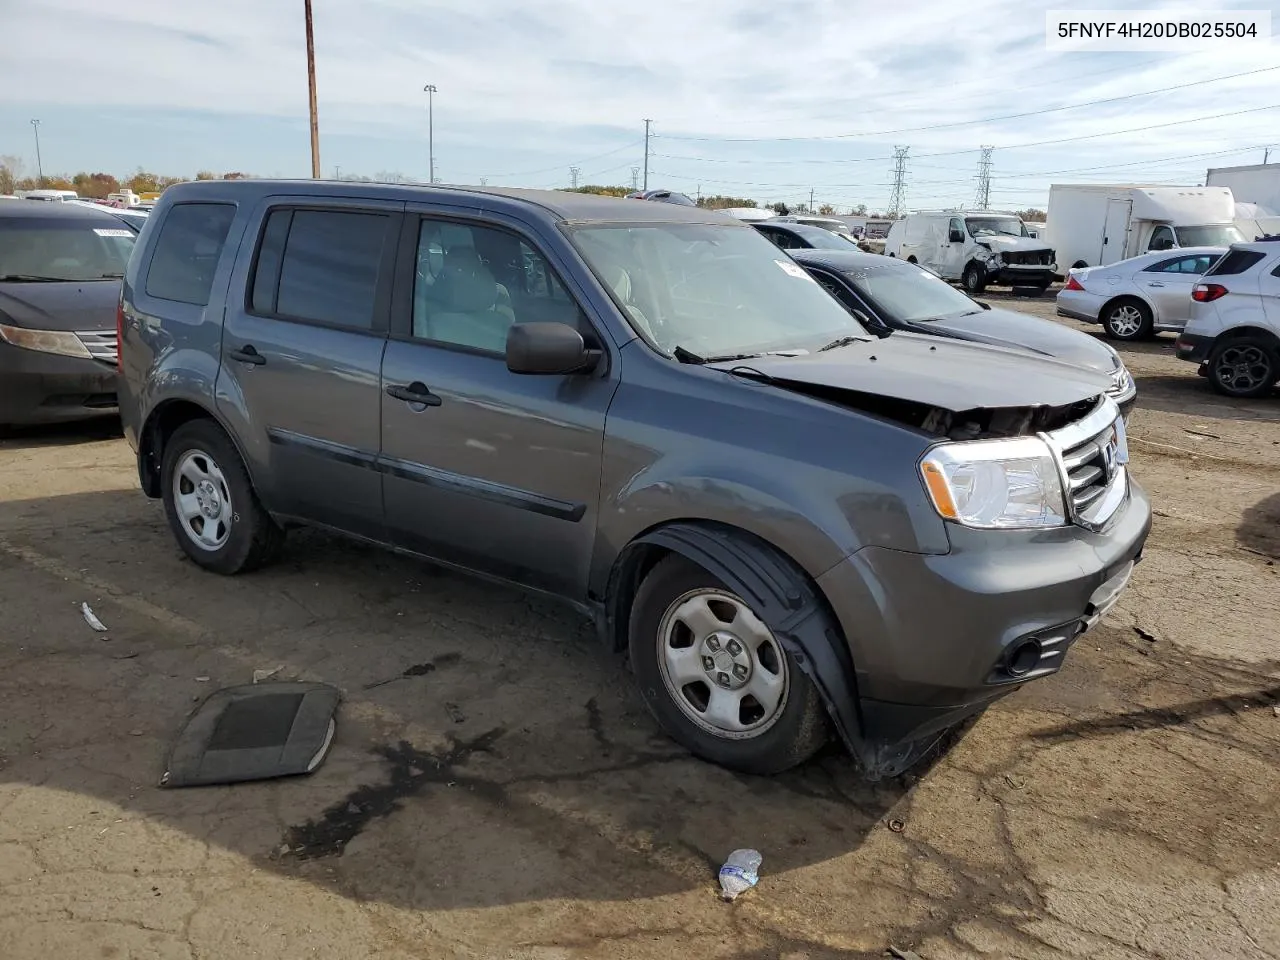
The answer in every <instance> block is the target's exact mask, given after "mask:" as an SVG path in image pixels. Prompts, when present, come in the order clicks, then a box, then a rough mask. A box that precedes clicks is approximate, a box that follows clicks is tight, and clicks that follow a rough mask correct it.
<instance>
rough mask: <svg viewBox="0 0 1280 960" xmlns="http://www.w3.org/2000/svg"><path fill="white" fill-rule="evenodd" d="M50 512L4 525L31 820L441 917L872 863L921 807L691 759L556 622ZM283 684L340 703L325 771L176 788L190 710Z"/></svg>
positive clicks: (581, 636)
mask: <svg viewBox="0 0 1280 960" xmlns="http://www.w3.org/2000/svg"><path fill="white" fill-rule="evenodd" d="M37 504H38V505H39V513H40V516H41V518H42V520H41V522H40V523H39V524H36V523H33V522H32V520H31V514H30V510H29V508H30V506H31V501H28V502H27V503H26V504H25V505H24V510H23V512H21V513H19V512H17V511H15V510H14V505H11V504H0V609H3V610H4V611H5V623H6V632H7V638H8V639H7V643H6V644H5V645H4V646H3V647H0V700H3V702H4V704H5V709H4V717H3V720H0V791H3V790H4V785H5V784H17V785H19V786H21V785H23V784H27V785H35V784H38V785H39V786H40V787H41V789H40V790H39V791H27V796H28V797H31V798H37V800H32V801H30V802H37V801H38V802H41V803H49V802H50V799H49V798H50V796H51V795H50V794H49V791H51V790H56V791H66V792H68V793H70V794H78V795H82V796H91V797H93V798H94V801H95V804H94V805H95V806H97V805H98V804H99V803H100V802H106V803H110V804H115V805H117V806H118V807H119V808H120V809H121V810H123V811H124V812H123V813H117V814H115V816H117V817H124V818H129V817H135V818H136V817H142V818H145V820H146V822H147V823H148V825H149V826H148V830H154V829H155V828H157V827H159V828H172V829H173V830H177V831H180V832H181V833H182V834H184V835H186V836H188V837H191V838H195V839H196V840H198V841H201V842H203V843H206V844H209V845H211V846H212V847H216V848H223V849H225V850H228V851H231V852H233V853H236V854H241V855H244V856H246V857H249V858H252V859H254V860H255V861H258V862H259V863H261V864H262V865H263V866H264V867H265V868H267V869H272V870H276V871H280V872H285V873H289V874H293V875H298V876H302V877H306V878H309V879H311V880H313V881H314V882H316V883H320V884H324V885H326V886H331V887H334V888H335V889H337V890H339V891H340V892H342V893H344V894H346V895H348V896H351V897H356V898H359V899H371V900H378V901H382V902H386V903H391V904H395V905H399V906H405V907H412V908H426V909H439V908H453V907H475V906H486V905H494V904H499V903H513V902H525V901H535V900H536V901H543V900H548V899H556V898H568V899H586V900H605V899H610V900H611V899H624V898H635V897H652V896H657V895H662V894H667V893H674V892H677V891H682V890H687V889H692V888H697V887H699V886H704V887H706V888H708V889H710V888H711V887H712V886H713V885H714V874H715V869H716V867H717V866H718V865H719V863H720V862H721V861H722V860H723V858H724V856H725V855H726V854H727V853H728V852H729V851H731V850H732V849H734V848H736V847H740V846H754V847H757V848H759V849H761V850H763V851H765V852H766V857H767V862H768V869H769V871H770V872H771V873H781V872H783V871H786V870H790V869H793V868H796V867H800V866H803V865H807V864H811V863H815V862H818V861H823V860H827V859H830V858H833V857H837V856H839V855H842V854H845V853H847V852H849V851H850V850H852V849H854V848H856V847H858V846H859V845H860V844H861V843H862V842H863V839H864V838H865V836H866V834H867V832H868V831H870V830H872V829H874V828H877V827H879V828H880V829H883V828H884V826H883V819H884V817H885V814H886V811H888V810H889V808H890V807H892V806H893V805H894V804H895V803H897V802H898V801H899V800H900V799H901V797H902V796H903V794H904V792H905V791H906V789H907V786H906V784H905V783H903V782H900V781H894V782H890V783H883V784H879V785H870V784H867V783H865V782H864V781H863V780H862V779H861V777H860V775H859V774H858V772H857V770H856V769H855V768H854V765H853V763H852V761H850V760H849V759H848V758H847V757H846V756H845V755H844V754H843V753H842V752H840V751H839V750H836V749H834V748H833V749H829V750H828V751H827V752H825V753H824V754H823V755H821V756H820V757H819V758H818V759H816V760H815V761H813V762H811V763H810V764H807V765H806V766H804V767H802V768H800V769H798V770H794V771H792V772H789V773H787V774H784V775H782V776H779V777H775V778H770V779H765V778H755V777H746V776H740V775H735V774H732V773H730V772H728V771H725V770H722V769H719V768H717V767H714V766H711V765H709V764H705V763H702V762H700V761H697V760H694V759H692V758H691V757H690V756H688V755H687V754H686V753H684V752H683V751H682V750H680V749H679V748H678V747H676V746H675V745H674V744H672V743H671V742H670V741H668V740H667V739H666V738H665V737H664V736H662V735H661V734H660V733H659V732H658V730H657V728H656V726H655V724H654V722H653V721H652V720H651V718H650V717H649V715H648V713H647V712H646V711H645V709H644V707H643V705H642V703H641V701H640V699H639V697H638V696H637V695H636V694H635V693H634V691H633V689H632V685H631V682H630V676H629V674H628V672H627V670H626V668H625V664H623V663H622V662H620V661H619V659H618V658H616V657H615V656H614V655H612V654H609V653H606V652H604V651H602V650H601V649H600V648H599V646H598V644H597V642H596V640H595V638H594V633H593V631H592V630H591V629H590V626H589V625H588V624H587V623H585V622H583V621H581V620H580V619H579V618H578V617H577V616H576V615H575V614H573V613H572V612H569V611H566V610H563V609H560V608H559V607H558V606H556V605H554V604H552V603H550V602H544V601H542V600H534V599H530V598H528V597H526V596H524V595H522V594H519V593H516V592H514V591H510V590H507V589H504V588H500V587H495V586H491V585H487V584H483V583H480V582H476V581H472V580H469V579H464V578H462V577H459V576H455V575H452V574H449V573H445V572H442V571H440V570H437V569H436V568H433V567H431V566H429V565H427V564H425V563H419V562H416V561H414V560H412V559H406V558H402V557H397V556H393V555H390V554H387V553H384V552H382V551H379V550H376V549H374V548H367V547H364V546H362V545H356V544H352V543H349V542H347V541H344V540H340V539H336V538H332V537H329V536H327V535H320V534H317V533H313V532H305V531H304V532H301V533H298V534H296V535H294V534H291V536H290V542H289V546H288V547H287V551H286V554H285V555H284V557H283V558H282V560H281V561H280V562H279V563H278V564H277V565H275V566H274V567H272V568H270V569H267V570H264V571H262V572H261V573H259V574H255V575H252V576H247V577H239V578H220V577H217V576H214V575H211V574H208V573H205V572H203V571H201V570H199V569H198V568H197V567H195V566H194V565H193V564H191V563H190V562H189V561H187V560H186V559H185V558H184V557H182V555H181V554H180V552H179V550H178V549H177V547H176V545H175V544H174V543H173V542H172V540H171V537H170V534H169V532H168V530H167V528H166V526H165V524H164V519H163V514H162V511H161V509H160V507H159V506H158V505H157V504H155V503H153V502H150V501H147V500H145V499H144V498H143V497H141V495H140V494H136V493H133V492H101V493H93V494H83V495H67V496H61V497H51V498H47V499H46V500H44V501H37ZM104 517H110V518H112V520H113V522H112V523H111V524H109V525H102V524H101V523H97V521H101V520H102V518H104ZM95 524H96V525H95ZM84 601H88V602H90V603H91V604H92V606H93V609H94V611H95V612H96V613H97V615H98V616H99V617H100V618H101V619H102V620H103V621H105V622H106V624H107V626H108V627H109V630H108V632H107V633H106V634H98V633H95V632H94V631H93V630H92V629H91V628H90V627H89V626H88V625H87V624H86V623H85V622H84V620H83V619H82V618H81V616H80V611H79V604H80V603H81V602H84ZM276 667H279V668H280V670H279V673H278V674H277V675H276V676H277V679H289V678H298V679H307V680H319V681H325V682H328V683H332V684H334V685H336V686H338V687H339V688H341V689H342V691H343V693H344V704H343V706H342V707H341V708H340V712H339V734H338V738H337V740H336V743H335V747H334V749H333V751H332V753H331V754H330V757H329V759H328V760H327V761H326V763H325V764H324V765H323V766H322V768H321V769H320V770H319V771H318V772H317V773H316V774H314V775H312V776H310V777H306V778H300V779H294V780H287V781H283V780H282V781H275V782H267V783H257V784H244V785H238V786H230V787H211V788H197V789H188V790H163V789H160V788H159V787H158V786H157V785H156V784H157V783H158V780H159V777H160V774H161V773H162V758H163V755H164V752H165V750H166V748H167V745H168V742H169V741H170V739H171V738H172V737H173V736H174V735H175V734H176V731H177V730H178V729H179V727H180V726H181V723H182V721H183V719H184V717H185V716H186V715H187V714H188V712H189V711H190V710H191V709H192V708H193V707H194V705H195V703H196V702H197V701H199V700H200V699H202V698H203V697H204V696H206V695H207V694H208V693H209V692H211V691H212V690H213V689H216V688H218V687H221V686H230V685H232V684H236V683H243V682H246V681H248V679H249V678H250V677H251V675H252V672H253V670H254V669H258V668H264V669H273V668H276ZM0 795H3V794H2V793H0ZM22 815H23V814H22V812H21V804H20V803H18V805H17V806H15V804H14V803H11V804H10V805H9V808H8V810H7V812H6V818H9V817H15V816H16V817H21V816H22ZM30 816H31V817H36V819H37V820H38V816H37V814H36V812H35V811H32V812H31V814H30Z"/></svg>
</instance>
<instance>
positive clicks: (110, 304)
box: [0, 280, 120, 331]
mask: <svg viewBox="0 0 1280 960" xmlns="http://www.w3.org/2000/svg"><path fill="white" fill-rule="evenodd" d="M119 300H120V281H119V280H86V281H83V282H78V281H71V280H69V281H67V282H66V283H0V323H7V324H9V325H10V326H14V327H24V328H26V329H28V330H71V331H74V330H114V329H115V328H116V304H117V303H118V302H119Z"/></svg>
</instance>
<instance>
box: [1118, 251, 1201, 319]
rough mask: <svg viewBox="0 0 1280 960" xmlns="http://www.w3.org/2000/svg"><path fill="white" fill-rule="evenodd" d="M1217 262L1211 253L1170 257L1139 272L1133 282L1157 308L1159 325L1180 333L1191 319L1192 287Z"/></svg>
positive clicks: (1156, 313) (1156, 316)
mask: <svg viewBox="0 0 1280 960" xmlns="http://www.w3.org/2000/svg"><path fill="white" fill-rule="evenodd" d="M1216 259H1217V257H1216V256H1214V255H1213V254H1210V253H1195V254H1188V255H1185V256H1181V257H1176V256H1175V257H1170V258H1169V259H1168V260H1161V261H1159V262H1158V263H1154V264H1152V265H1151V266H1150V267H1148V268H1147V269H1146V270H1143V271H1141V272H1139V273H1138V274H1137V275H1136V276H1135V277H1134V281H1135V282H1136V283H1137V284H1138V286H1140V287H1141V288H1142V290H1143V292H1144V293H1145V294H1146V295H1147V297H1148V298H1150V300H1151V303H1152V304H1153V305H1154V306H1155V322H1156V324H1157V325H1158V326H1161V327H1166V328H1169V329H1174V330H1181V329H1182V328H1183V327H1185V326H1186V325H1187V321H1188V320H1189V319H1190V318H1191V303H1192V300H1191V288H1192V287H1194V286H1195V285H1196V284H1197V283H1199V282H1200V277H1201V276H1202V275H1203V274H1204V272H1205V271H1206V270H1208V269H1209V267H1210V265H1211V264H1212V263H1213V262H1214V261H1215V260H1216Z"/></svg>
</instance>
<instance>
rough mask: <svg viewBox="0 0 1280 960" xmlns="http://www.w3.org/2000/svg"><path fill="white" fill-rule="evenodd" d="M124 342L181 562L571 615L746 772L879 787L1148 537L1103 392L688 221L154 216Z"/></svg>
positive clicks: (126, 408) (1032, 661)
mask: <svg viewBox="0 0 1280 960" xmlns="http://www.w3.org/2000/svg"><path fill="white" fill-rule="evenodd" d="M124 315H125V323H124V328H123V329H124V334H123V340H122V353H121V358H122V365H123V376H122V380H121V407H122V418H123V420H124V425H125V432H126V436H127V437H128V439H129V442H130V443H131V444H133V445H134V447H135V449H136V450H137V452H138V469H139V476H140V479H141V483H142V488H143V490H144V491H145V492H146V493H147V494H148V495H149V496H152V497H159V498H162V499H163V501H164V505H165V509H166V513H167V515H168V518H169V522H170V525H171V526H172V528H173V532H174V535H175V537H176V538H177V541H178V543H179V544H180V545H181V547H182V549H183V550H184V551H186V553H187V555H188V556H189V557H191V558H192V559H193V560H194V561H195V562H196V563H198V564H200V565H201V566H203V567H206V568H208V569H210V570H214V571H217V572H220V573H224V574H232V573H238V572H241V571H245V570H249V569H251V568H253V567H255V566H258V565H260V564H262V563H264V562H266V561H267V560H268V559H270V557H271V556H272V555H273V553H275V551H276V550H277V549H278V548H279V546H280V544H281V540H282V537H283V531H284V530H285V529H286V528H287V527H288V526H290V525H292V524H297V523H304V524H314V525H319V526H322V527H326V528H329V529H332V530H337V531H341V532H343V533H346V534H350V535H353V536H356V537H360V538H363V539H365V540H369V541H374V542H377V543H380V544H385V545H387V546H390V547H392V548H394V549H399V550H403V551H406V552H410V553H413V554H417V555H421V556H424V557H428V558H431V559H433V560H436V561H438V562H441V563H444V564H448V565H451V566H454V567H457V568H461V569H465V570H468V571H472V572H475V573H478V574H480V575H483V576H487V577H490V578H495V579H500V580H503V581H506V582H509V583H513V584H517V585H519V586H521V587H524V588H527V589H532V590H538V591H543V592H545V593H549V594H553V595H555V596H558V597H561V598H564V599H566V600H568V601H569V602H571V603H572V604H574V605H576V606H577V607H578V608H579V609H581V610H582V611H583V612H585V613H587V614H589V615H590V616H592V617H594V619H595V622H596V624H597V625H598V628H599V634H600V637H601V639H602V641H603V642H604V643H605V644H606V645H607V646H608V647H610V648H612V649H627V650H628V651H629V653H630V659H631V664H632V668H633V670H634V672H635V674H636V677H637V680H638V682H639V687H640V691H641V693H642V695H643V697H644V699H645V701H646V702H647V704H648V705H649V707H650V709H651V710H652V711H653V713H654V715H655V716H656V717H657V719H658V720H659V722H660V723H661V724H662V726H663V727H664V728H665V729H666V730H667V731H668V732H669V733H670V734H671V735H672V736H673V737H674V738H675V739H677V740H679V741H680V742H681V743H683V744H684V745H686V746H687V747H688V748H689V749H690V750H692V751H694V752H695V753H697V754H699V755H701V756H703V757H706V758H708V759H710V760H713V761H715V762H717V763H722V764H725V765H728V766H731V767H734V768H737V769H741V770H747V771H755V772H770V771H776V770H781V769H783V768H785V767H788V766H790V765H792V764H795V763H797V762H799V761H801V760H803V759H804V758H806V757H807V756H809V755H811V754H812V753H813V752H814V751H815V750H816V749H817V748H818V747H819V745H820V744H821V743H822V742H823V740H824V739H825V737H826V734H827V730H828V729H829V728H830V727H834V729H835V730H836V731H837V733H838V734H839V735H840V736H841V737H842V738H843V740H844V742H845V743H846V744H847V745H848V746H849V748H850V749H851V750H852V751H853V752H854V753H855V754H856V755H857V756H858V758H859V759H860V760H861V762H862V763H863V765H864V767H865V769H866V771H867V773H868V774H869V775H871V776H883V775H887V774H892V773H895V772H898V771H901V770H903V769H905V768H906V767H908V766H909V765H910V764H911V763H913V762H914V761H915V760H917V759H918V758H919V757H920V756H921V755H922V753H923V752H925V751H927V750H928V749H929V748H930V747H931V746H932V745H933V744H934V743H936V742H937V740H938V739H939V737H941V736H942V735H943V734H944V733H945V732H946V731H947V730H948V729H949V728H951V727H953V726H954V725H955V724H957V723H959V722H961V721H963V720H964V719H965V718H967V717H970V716H972V715H973V714H975V713H977V712H979V711H981V710H982V709H984V708H985V707H986V706H987V705H988V704H990V703H991V702H992V701H993V700H995V699H996V698H998V697H1000V696H1001V695H1003V694H1006V693H1009V692H1010V691H1012V690H1014V689H1015V688H1017V687H1018V686H1019V685H1020V684H1022V683H1024V682H1026V681H1028V680H1031V679H1034V678H1036V677H1043V676H1046V675H1048V674H1051V673H1053V672H1055V671H1056V670H1057V669H1058V668H1059V667H1060V665H1061V663H1062V659H1063V656H1064V654H1065V653H1066V650H1067V648H1068V647H1069V646H1070V645H1071V644H1072V643H1073V642H1074V641H1075V640H1076V639H1077V638H1078V637H1079V636H1080V634H1081V633H1082V632H1083V631H1085V630H1086V629H1088V628H1089V627H1090V626H1092V625H1093V624H1094V623H1096V622H1097V620H1098V619H1099V618H1100V617H1101V616H1102V615H1103V614H1104V613H1105V612H1106V611H1107V610H1108V609H1109V608H1110V606H1111V604H1112V603H1114V601H1115V599H1116V597H1117V596H1118V595H1119V592H1120V591H1121V589H1123V587H1124V585H1125V584H1126V583H1127V581H1128V578H1129V575H1130V572H1131V571H1132V569H1133V564H1134V562H1135V561H1136V560H1137V559H1138V557H1139V555H1140V553H1141V550H1142V546H1143V543H1144V541H1145V539H1146V536H1147V532H1148V529H1149V525H1150V516H1151V511H1150V507H1149V504H1148V501H1147V498H1146V496H1145V495H1144V494H1143V492H1142V491H1141V489H1140V488H1139V487H1138V486H1137V485H1136V484H1135V483H1133V482H1132V481H1131V480H1130V478H1129V475H1128V472H1127V469H1126V467H1125V463H1126V462H1127V459H1128V456H1127V446H1126V444H1125V439H1124V427H1123V421H1122V420H1121V418H1120V416H1119V411H1118V409H1117V408H1116V406H1115V404H1114V402H1112V401H1111V400H1110V399H1109V398H1108V397H1107V396H1106V389H1107V387H1108V381H1107V378H1105V377H1100V376H1097V375H1095V374H1093V373H1091V372H1090V371H1087V370H1082V369H1078V368H1074V367H1068V366H1066V365H1064V364H1061V363H1058V362H1055V361H1044V360H1039V359H1037V358H1035V357H1032V356H1029V355H1024V354H1013V353H1010V352H1008V351H1003V350H998V349H993V348H988V347H985V346H982V345H976V344H970V343H960V342H951V341H947V340H942V339H939V338H936V337H925V336H918V335H914V334H900V335H895V336H894V337H892V338H890V339H888V340H880V339H877V338H875V337H873V336H871V335H870V334H869V333H868V331H867V330H866V329H865V328H864V327H862V326H861V325H859V323H858V322H857V321H856V320H855V319H854V318H853V317H852V316H851V315H850V314H849V313H848V312H847V311H845V310H844V309H842V308H841V307H840V306H839V305H838V304H837V303H836V302H835V301H834V300H833V299H832V298H831V297H830V296H828V295H827V294H826V293H825V292H824V291H823V290H822V288H821V287H819V286H818V284H817V283H815V282H814V281H813V280H812V278H811V277H809V276H808V274H806V273H805V272H804V270H802V269H801V268H800V267H799V266H798V265H797V264H796V263H795V262H794V261H792V260H791V259H789V258H787V257H785V256H783V255H780V254H779V253H778V252H777V250H776V248H774V247H773V246H771V245H770V244H769V243H768V242H767V241H766V240H765V239H764V238H762V237H761V236H760V235H759V234H758V233H756V232H755V231H754V230H753V229H752V228H751V227H749V226H746V225H743V224H740V223H737V222H735V221H733V220H731V219H729V218H726V217H723V216H720V215H718V214H716V213H714V212H706V211H702V210H699V209H697V208H690V207H684V206H678V205H674V204H662V203H629V202H627V201H624V200H611V199H606V198H600V197H593V196H584V195H580V194H574V193H559V192H541V191H520V190H499V189H488V190H473V189H461V188H444V187H408V186H388V185H374V184H355V183H323V182H312V181H300V182H271V181H262V180H245V181H227V182H223V181H216V182H209V183H191V184H181V185H178V186H175V187H171V188H170V189H169V190H167V191H165V194H164V196H163V198H162V199H161V201H160V202H159V204H158V205H157V207H156V210H155V212H154V213H153V214H152V216H151V219H150V222H149V223H148V224H147V226H146V227H145V228H144V230H143V232H142V236H141V238H140V241H139V246H138V248H137V251H136V253H135V256H134V257H133V259H132V260H131V261H130V265H129V270H128V274H127V276H126V280H125V288H124Z"/></svg>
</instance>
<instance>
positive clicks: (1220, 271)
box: [1205, 250, 1263, 277]
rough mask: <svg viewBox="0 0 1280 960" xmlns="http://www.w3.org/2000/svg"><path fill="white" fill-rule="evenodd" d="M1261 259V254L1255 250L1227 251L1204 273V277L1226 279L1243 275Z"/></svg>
mask: <svg viewBox="0 0 1280 960" xmlns="http://www.w3.org/2000/svg"><path fill="white" fill-rule="evenodd" d="M1262 258H1263V254H1261V253H1258V252H1257V251H1255V250H1229V251H1227V254H1226V256H1224V257H1223V258H1222V259H1221V260H1219V261H1218V262H1217V263H1215V264H1214V265H1213V266H1212V267H1210V268H1209V270H1208V272H1207V273H1205V276H1206V277H1227V276H1232V275H1235V274H1241V273H1244V272H1245V271H1246V270H1248V269H1249V268H1250V267H1252V266H1254V265H1255V264H1256V263H1257V262H1258V261H1259V260H1261V259H1262Z"/></svg>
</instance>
